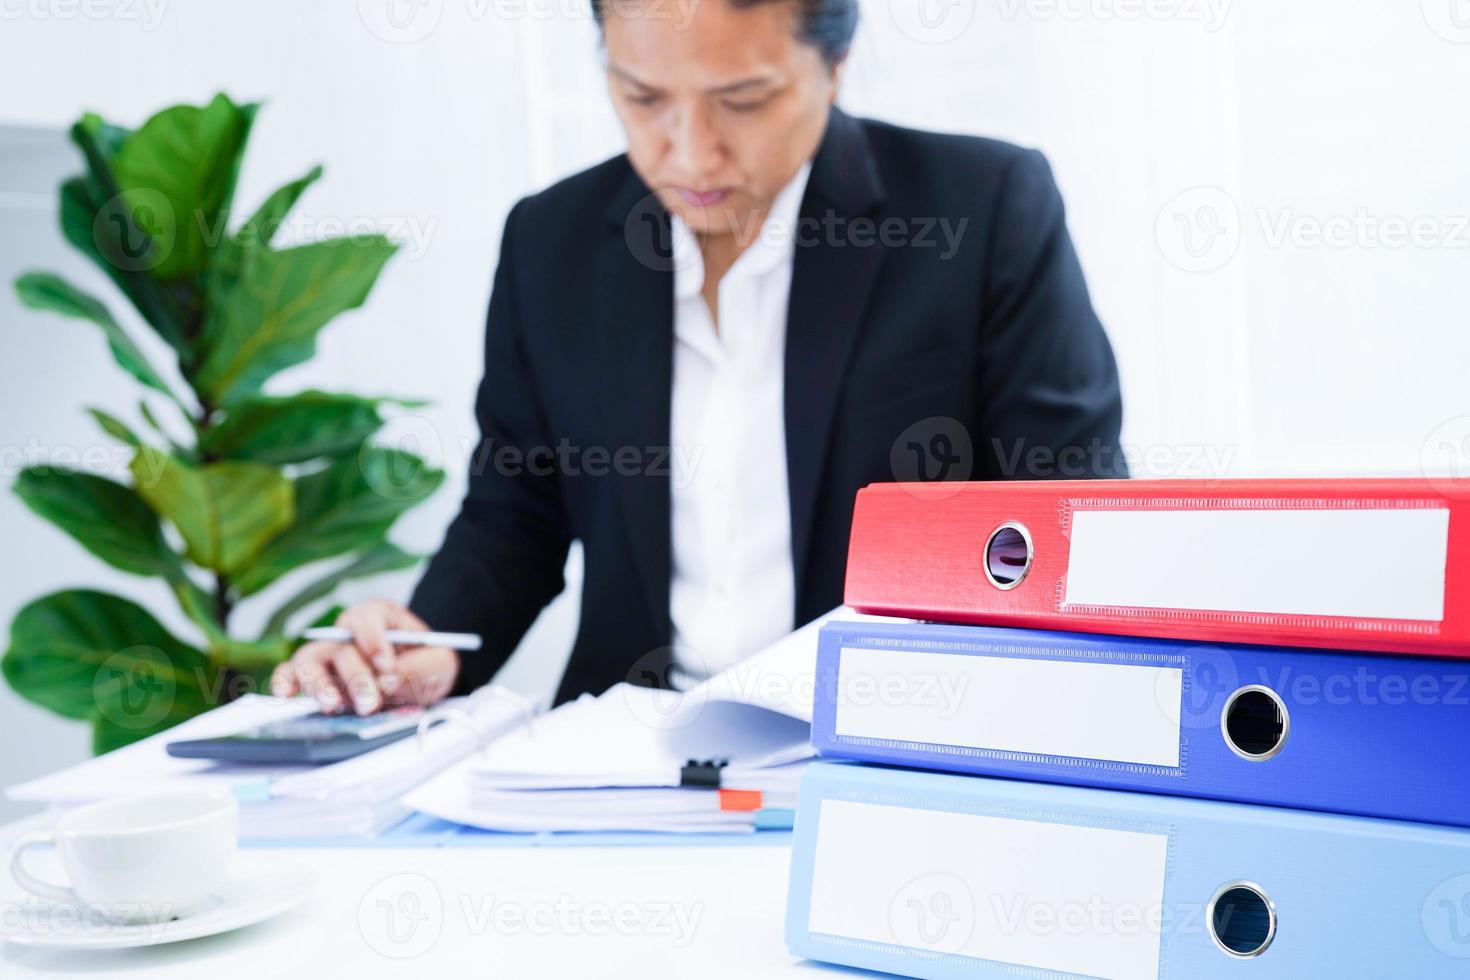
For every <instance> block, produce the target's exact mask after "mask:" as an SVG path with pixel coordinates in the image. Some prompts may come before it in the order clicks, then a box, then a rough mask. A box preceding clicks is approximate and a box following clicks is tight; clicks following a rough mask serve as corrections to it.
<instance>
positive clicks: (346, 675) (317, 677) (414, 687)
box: [271, 599, 459, 715]
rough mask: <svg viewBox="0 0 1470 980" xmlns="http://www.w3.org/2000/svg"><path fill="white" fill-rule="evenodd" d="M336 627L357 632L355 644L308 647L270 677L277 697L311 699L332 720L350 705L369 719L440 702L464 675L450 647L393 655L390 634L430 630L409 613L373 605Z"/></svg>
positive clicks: (384, 603) (382, 602)
mask: <svg viewBox="0 0 1470 980" xmlns="http://www.w3.org/2000/svg"><path fill="white" fill-rule="evenodd" d="M337 625H338V626H342V627H345V628H347V629H349V630H351V631H352V636H353V642H352V643H324V642H317V643H308V644H306V645H305V646H303V647H301V649H299V650H297V651H296V653H295V654H294V655H292V657H291V659H290V660H288V661H286V662H285V663H283V664H280V665H279V666H277V667H276V669H275V672H274V673H273V674H271V693H272V694H274V695H276V696H278V697H291V696H293V695H295V694H309V695H311V696H312V697H314V698H316V701H317V704H318V705H319V706H320V707H321V710H322V711H324V712H326V713H328V714H336V713H338V712H341V711H344V710H346V709H347V707H348V706H349V705H350V706H351V708H352V710H353V711H355V712H356V713H357V714H360V715H370V714H372V713H373V712H374V711H378V710H380V709H382V708H385V707H394V706H397V705H406V704H409V705H430V704H433V703H435V702H436V701H439V700H441V699H442V698H443V697H444V696H445V695H447V694H448V693H449V691H450V689H451V688H452V687H453V686H454V678H455V677H456V676H457V675H458V674H459V654H457V653H455V652H454V651H453V650H451V649H449V648H448V647H404V648H400V649H398V650H394V649H393V646H392V645H391V644H390V643H389V642H388V641H387V639H386V638H385V637H384V634H385V633H386V632H387V631H388V630H390V629H398V630H427V629H428V628H429V627H428V625H427V624H426V623H425V622H424V621H423V620H422V619H419V618H418V617H417V616H415V615H414V614H413V613H411V612H409V611H408V609H406V608H404V607H403V606H400V605H398V604H397V603H396V602H389V601H388V600H386V599H373V600H370V601H368V602H363V603H360V604H358V605H356V606H353V607H352V608H351V609H348V610H346V611H345V612H343V613H342V615H340V616H338V617H337Z"/></svg>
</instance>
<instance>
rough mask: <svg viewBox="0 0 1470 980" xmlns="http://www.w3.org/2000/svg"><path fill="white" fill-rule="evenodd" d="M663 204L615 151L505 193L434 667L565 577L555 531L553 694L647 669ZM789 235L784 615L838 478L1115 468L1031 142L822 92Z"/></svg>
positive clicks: (830, 521) (1089, 343)
mask: <svg viewBox="0 0 1470 980" xmlns="http://www.w3.org/2000/svg"><path fill="white" fill-rule="evenodd" d="M941 222H944V224H941ZM667 228H668V222H667V216H666V215H665V214H664V213H663V211H662V209H661V208H659V206H658V205H657V203H656V201H655V200H654V199H653V198H652V197H651V195H650V193H649V190H648V188H647V187H646V186H644V184H643V183H642V182H641V181H640V180H639V179H638V177H637V176H636V174H634V172H633V170H632V168H631V167H630V165H629V163H628V160H627V158H626V157H624V156H620V157H617V158H615V159H612V160H609V161H607V162H605V163H603V164H600V165H598V166H596V167H593V168H592V169H590V170H587V171H584V172H583V173H580V174H577V175H576V176H574V177H569V178H568V179H566V180H564V181H562V182H561V183H559V184H556V185H555V186H553V187H551V188H549V189H547V190H545V191H542V192H541V193H539V194H536V195H534V196H532V197H529V198H526V199H525V200H522V201H521V202H519V203H518V204H517V205H516V206H515V207H514V208H513V209H512V210H511V212H510V216H509V217H508V218H507V219H506V224H505V234H504V237H503V238H502V240H501V250H500V264H499V267H498V269H497V271H496V273H495V283H494V291H493V294H492V296H491V300H490V312H489V322H488V324H487V329H486V343H485V376H484V381H483V382H482V384H481V387H480V390H479V397H478V401H477V406H476V412H477V416H478V419H479V423H480V427H481V432H482V437H483V441H482V443H481V446H480V450H479V452H478V453H477V454H476V456H475V458H474V459H473V460H471V474H470V479H469V490H468V493H467V495H466V497H465V500H464V503H463V506H462V508H461V510H460V512H459V515H458V516H457V517H456V518H455V520H454V522H453V523H452V524H451V525H450V527H449V530H448V531H447V533H446V535H445V540H444V544H443V547H442V548H441V549H440V551H439V553H438V554H437V555H436V556H435V557H434V558H433V560H432V561H431V562H430V563H429V566H428V570H427V571H426V573H425V575H424V577H423V579H422V581H421V582H420V583H419V586H418V588H417V590H416V591H415V593H414V596H413V599H412V601H411V607H412V608H413V609H414V611H415V612H417V613H418V614H419V615H420V616H422V617H423V618H424V620H425V621H427V622H428V623H429V625H430V626H432V627H433V628H435V629H440V630H463V631H467V632H472V633H478V634H480V635H482V636H483V637H484V639H485V646H484V648H483V649H481V650H480V651H479V652H478V653H474V654H465V655H464V656H463V666H462V669H461V674H460V677H459V681H458V683H457V684H456V685H455V689H456V691H460V692H463V691H466V690H469V689H471V688H473V687H476V686H478V685H480V684H483V683H485V682H486V681H488V680H489V679H490V678H491V676H492V675H493V674H494V673H495V671H496V670H497V669H499V667H500V666H501V664H503V663H504V662H505V660H506V658H507V657H509V656H510V654H511V652H512V651H513V650H514V649H515V646H516V644H517V643H518V642H519V641H520V639H521V636H522V635H523V634H524V633H525V631H526V630H527V629H528V628H529V626H530V625H531V623H532V621H533V620H534V619H535V618H536V616H537V614H538V613H539V612H540V611H541V609H542V607H544V606H545V605H546V604H547V603H548V602H549V601H551V599H552V598H553V597H555V596H556V595H557V594H558V593H559V592H560V591H561V590H562V588H563V586H564V582H563V579H562V567H563V565H564V563H565V561H566V556H567V550H568V547H569V546H570V545H571V542H572V541H573V540H580V541H581V542H582V545H583V549H584V557H585V579H584V582H583V585H582V603H581V623H580V628H579V630H578V634H577V639H576V645H575V647H574V648H573V650H572V655H571V660H570V662H569V664H568V666H567V669H566V673H565V675H564V677H563V679H562V683H561V687H560V690H559V691H558V693H557V701H558V702H560V701H563V700H566V699H569V698H573V697H576V696H577V695H579V694H581V693H582V692H584V691H591V692H594V693H597V692H601V691H603V690H605V689H606V688H608V687H610V686H611V685H613V684H615V683H617V682H619V681H624V680H627V681H632V682H634V683H641V684H655V685H661V684H663V683H664V682H665V681H666V679H667V678H666V671H667V668H668V664H669V656H668V649H667V647H668V644H669V643H670V639H671V635H672V627H671V624H670V619H669V602H668V599H669V582H670V565H671V554H670V528H669V520H670V517H669V507H670V504H669V487H670V482H669V481H670V475H669V474H670V469H669V467H670V465H671V464H670V461H669V459H668V453H667V448H666V447H667V446H668V444H669V438H670V436H669V431H670V430H669V410H670V396H671V385H672V374H673V337H674V329H673V305H674V300H673V286H674V277H673V271H672V267H671V263H670V261H669V259H670V250H669V248H668V247H667V245H668V238H667ZM946 229H947V231H946ZM795 241H796V255H795V260H794V261H795V264H794V267H793V275H792V284H791V300H790V307H789V313H788V317H787V339H786V378H785V414H786V463H787V467H788V479H789V483H790V493H791V536H792V540H791V548H792V560H793V562H794V568H795V574H796V624H801V623H805V622H808V621H810V620H811V619H813V618H815V617H816V616H818V615H820V614H822V613H823V612H825V611H827V610H828V609H830V608H832V607H833V606H836V605H838V604H839V603H840V602H841V601H842V586H843V575H844V568H845V564H846V551H847V538H848V530H849V524H850V522H851V518H852V510H853V496H854V494H855V493H856V492H857V490H858V489H859V488H860V487H862V486H864V485H866V484H868V483H873V482H878V481H891V480H894V479H896V478H916V477H919V478H933V477H947V478H951V479H953V478H966V477H968V478H970V479H1000V478H1022V477H1030V478H1044V477H1052V476H1072V477H1082V476H1121V475H1124V471H1123V468H1122V464H1121V460H1120V458H1119V457H1118V456H1117V453H1116V449H1117V442H1118V429H1119V424H1120V421H1121V416H1122V406H1121V402H1120V399H1119V394H1118V377H1117V369H1116V366H1115V364H1114V360H1113V354H1112V350H1111V348H1110V347H1109V345H1108V341H1107V337H1106V336H1105V335H1104V333H1103V330H1102V327H1101V325H1100V324H1099V323H1098V320H1097V317H1096V315H1095V314H1094V313H1093V310H1092V304H1091V302H1090V300H1089V298H1088V294H1087V287H1086V284H1085V283H1084V281H1083V277H1082V270H1081V268H1080V266H1079V265H1078V262H1077V257H1076V255H1075V253H1074V252H1073V249H1072V243H1071V240H1070V238H1069V237H1068V234H1067V229H1066V224H1065V220H1064V217H1063V209H1062V200H1061V197H1060V195H1059V194H1058V192H1057V188H1056V184H1055V182H1054V181H1053V179H1052V175H1051V171H1050V169H1049V168H1048V166H1047V163H1046V161H1045V159H1044V158H1043V157H1042V156H1041V154H1040V153H1037V152H1036V151H1034V150H1024V149H1020V148H1018V147H1015V146H1010V145H1008V144H1005V143H1000V142H996V141H993V140H986V139H979V138H974V137H965V136H946V135H938V134H933V133H923V132H917V131H915V130H909V129H901V128H899V127H896V126H890V125H886V124H883V123H878V122H872V121H868V120H857V119H853V118H851V117H849V116H846V115H844V114H843V113H841V112H840V111H837V110H833V111H832V113H831V115H830V118H829V121H828V124H827V129H826V133H825V134H824V136H823V138H822V143H821V146H820V148H819V149H818V151H817V154H816V157H815V158H814V160H813V165H812V172H811V177H810V179H809V182H808V185H807V190H806V196H805V198H804V199H803V201H802V205H801V220H800V222H799V225H798V228H797V229H796V235H795ZM901 436H902V438H900V437H901ZM966 441H968V442H969V447H968V448H966V447H965V445H964V443H965V442H966ZM920 469H922V470H923V471H924V472H920ZM915 547H922V542H915ZM796 624H794V625H796Z"/></svg>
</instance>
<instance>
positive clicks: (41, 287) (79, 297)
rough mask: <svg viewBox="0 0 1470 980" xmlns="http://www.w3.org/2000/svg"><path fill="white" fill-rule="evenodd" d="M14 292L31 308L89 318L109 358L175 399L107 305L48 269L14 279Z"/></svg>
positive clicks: (80, 318) (134, 375)
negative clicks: (104, 340) (102, 338)
mask: <svg viewBox="0 0 1470 980" xmlns="http://www.w3.org/2000/svg"><path fill="white" fill-rule="evenodd" d="M15 291H16V294H17V295H18V296H20V301H21V302H22V303H24V304H25V305H26V306H29V307H30V308H31V309H33V310H49V311H51V312H53V313H60V314H62V315H63V316H69V317H75V318H77V319H79V320H91V321H92V322H93V323H95V324H96V325H97V326H99V327H101V328H102V332H103V334H105V335H106V337H107V346H108V347H109V348H110V349H111V351H112V357H113V360H115V361H117V363H118V365H119V366H121V367H122V369H123V370H124V371H126V372H128V373H129V374H131V375H132V376H133V377H135V378H137V379H138V380H139V381H141V382H143V384H145V385H147V386H148V387H150V388H152V389H153V390H155V391H160V392H162V393H163V394H165V395H168V397H170V398H173V399H174V401H178V399H177V398H176V397H175V396H174V393H173V392H172V391H171V390H169V387H168V385H167V384H165V383H164V380H163V378H162V377H161V376H160V375H159V374H158V372H157V371H155V370H154V369H153V366H152V365H151V364H149V363H148V358H146V357H144V356H143V352H142V351H141V350H139V349H138V345H137V344H135V343H133V338H131V337H129V336H128V334H127V331H125V330H124V329H123V328H122V326H121V325H120V324H119V323H118V322H117V321H116V320H114V319H113V317H112V314H111V313H109V312H108V310H107V307H105V306H103V305H102V303H101V302H100V301H98V300H96V299H94V298H93V297H91V296H88V295H87V294H86V293H84V292H82V291H81V290H79V289H77V288H76V287H75V286H73V285H71V284H70V283H68V282H67V281H66V280H64V279H62V278H61V277H60V276H54V275H52V274H51V273H49V272H31V273H27V274H26V275H23V276H21V277H20V278H19V279H17V280H16V281H15Z"/></svg>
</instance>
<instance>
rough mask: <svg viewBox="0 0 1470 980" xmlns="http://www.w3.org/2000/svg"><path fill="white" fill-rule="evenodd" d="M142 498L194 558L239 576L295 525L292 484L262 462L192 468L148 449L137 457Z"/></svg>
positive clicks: (135, 466) (135, 463)
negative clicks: (173, 529)
mask: <svg viewBox="0 0 1470 980" xmlns="http://www.w3.org/2000/svg"><path fill="white" fill-rule="evenodd" d="M132 469H133V480H134V481H135V482H136V483H137V486H138V493H139V494H141V495H142V497H143V499H144V500H146V501H148V503H149V504H150V505H151V506H152V507H153V509H154V511H156V512H157V513H158V514H159V515H160V516H162V517H166V518H168V519H169V520H170V521H171V522H172V523H173V525H174V527H176V528H178V529H179V533H180V534H181V535H183V537H184V541H185V543H186V544H187V545H188V554H189V558H190V559H191V560H193V561H194V562H195V563H196V564H198V565H202V566H204V567H205V568H212V569H214V570H215V571H219V572H225V573H227V574H233V573H235V572H237V571H239V570H240V569H241V568H244V567H245V566H247V565H249V564H250V562H251V561H252V560H254V558H255V556H256V553H257V552H259V551H260V549H261V546H262V545H264V544H265V542H266V541H268V540H269V539H270V538H271V537H273V536H274V535H275V534H276V532H278V531H280V530H281V529H282V528H284V527H286V526H287V525H288V524H290V523H291V517H292V490H291V484H290V481H288V480H287V479H286V478H285V477H284V476H282V475H281V474H280V473H278V472H277V471H276V470H274V469H272V468H271V467H269V466H262V465H260V464H258V463H212V464H209V465H206V466H199V467H195V466H191V465H189V464H188V463H186V462H184V461H183V460H181V459H179V458H178V457H177V456H173V455H170V454H166V453H161V452H159V451H158V450H156V449H152V448H150V447H147V446H145V447H143V448H142V449H140V450H139V451H138V453H137V454H136V455H135V456H134V457H133V464H132Z"/></svg>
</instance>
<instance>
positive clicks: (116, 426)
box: [87, 407, 143, 448]
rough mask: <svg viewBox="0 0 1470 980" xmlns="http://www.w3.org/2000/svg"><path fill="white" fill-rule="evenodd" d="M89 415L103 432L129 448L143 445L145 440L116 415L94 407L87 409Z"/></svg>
mask: <svg viewBox="0 0 1470 980" xmlns="http://www.w3.org/2000/svg"><path fill="white" fill-rule="evenodd" d="M87 414H88V415H91V416H92V418H94V419H96V420H97V424H98V425H99V426H100V427H101V428H102V431H103V432H106V433H107V434H108V435H110V436H112V437H113V438H114V439H118V440H121V441H122V442H125V443H127V444H128V445H129V446H132V447H134V448H137V447H138V446H141V445H143V440H141V439H139V438H138V434H137V433H136V432H134V431H133V430H132V429H131V428H129V427H128V425H127V423H126V422H124V421H123V420H122V419H120V418H118V417H117V416H116V415H111V414H109V413H107V412H104V411H103V410H102V409H100V408H92V407H88V408H87Z"/></svg>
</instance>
